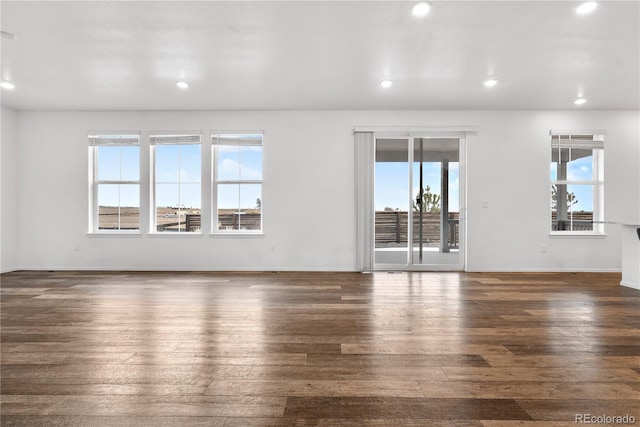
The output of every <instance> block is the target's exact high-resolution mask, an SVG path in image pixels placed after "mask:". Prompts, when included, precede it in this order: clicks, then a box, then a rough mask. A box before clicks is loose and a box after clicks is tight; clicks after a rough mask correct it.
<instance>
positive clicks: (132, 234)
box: [86, 231, 142, 237]
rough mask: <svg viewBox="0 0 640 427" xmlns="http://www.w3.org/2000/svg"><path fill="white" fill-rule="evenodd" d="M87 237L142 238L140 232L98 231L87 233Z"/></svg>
mask: <svg viewBox="0 0 640 427" xmlns="http://www.w3.org/2000/svg"><path fill="white" fill-rule="evenodd" d="M86 235H87V237H140V236H142V234H140V232H139V231H96V232H89V233H86Z"/></svg>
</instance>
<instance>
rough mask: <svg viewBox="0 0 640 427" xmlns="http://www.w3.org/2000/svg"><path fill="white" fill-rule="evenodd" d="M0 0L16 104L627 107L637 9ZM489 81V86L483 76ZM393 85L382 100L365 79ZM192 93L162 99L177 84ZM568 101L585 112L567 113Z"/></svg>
mask: <svg viewBox="0 0 640 427" xmlns="http://www.w3.org/2000/svg"><path fill="white" fill-rule="evenodd" d="M578 4H579V2H571V1H549V2H546V1H533V2H517V1H506V2H498V1H486V2H480V1H475V2H460V1H435V2H434V3H433V7H432V10H431V12H430V13H429V15H427V16H426V17H425V18H423V19H418V18H415V17H413V16H412V15H411V7H412V6H413V3H412V2H398V1H388V2H385V1H371V2H368V1H364V2H362V1H361V2H346V1H340V2H326V1H320V2H308V1H298V2H207V1H201V2H119V1H108V2H88V1H87V2H58V1H46V2H18V1H15V2H12V1H4V0H3V1H2V3H1V6H0V7H1V13H2V17H1V20H2V30H4V31H9V32H11V33H14V34H15V35H17V36H18V40H16V41H13V40H8V39H6V38H2V51H1V55H2V77H3V79H8V80H11V81H13V82H14V83H15V85H16V89H15V90H13V91H8V90H4V89H3V90H2V103H3V104H4V105H8V106H10V107H14V108H17V109H66V110H69V109H71V110H131V109H150V110H187V109H207V110H209V109H229V110H249V109H260V110H277V109H558V108H560V109H565V108H570V109H577V108H580V109H585V108H598V109H600V108H602V109H614V108H615V109H618V108H621V109H638V108H640V101H639V98H640V77H639V76H640V65H639V62H640V60H639V57H640V31H639V28H640V3H638V2H637V1H631V2H600V3H599V7H598V8H597V10H596V11H595V12H594V13H593V14H591V15H588V16H578V15H576V13H575V10H574V9H575V7H576V6H577V5H578ZM489 76H496V77H497V78H498V79H499V81H500V83H499V84H498V86H496V87H495V88H493V89H487V88H485V87H484V86H483V85H482V81H483V80H485V79H487V78H488V77H489ZM383 78H390V79H392V80H393V81H394V85H393V87H392V88H390V89H386V90H385V89H382V88H381V87H380V86H379V84H378V82H379V81H380V80H381V79H383ZM182 79H184V80H186V81H188V82H190V83H191V87H190V88H189V89H188V90H180V89H178V88H176V86H175V81H176V80H182ZM578 95H584V97H585V98H587V100H588V102H587V104H585V105H583V106H581V107H576V106H574V104H573V101H574V100H575V99H576V97H577V96H578Z"/></svg>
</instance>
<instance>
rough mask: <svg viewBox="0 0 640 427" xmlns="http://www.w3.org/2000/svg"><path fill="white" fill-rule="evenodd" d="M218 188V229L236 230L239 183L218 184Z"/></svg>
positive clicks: (238, 209) (238, 207)
mask: <svg viewBox="0 0 640 427" xmlns="http://www.w3.org/2000/svg"><path fill="white" fill-rule="evenodd" d="M217 190H218V195H217V199H218V225H217V229H218V230H238V229H239V224H238V217H239V215H238V212H239V211H240V185H239V184H219V185H218V186H217Z"/></svg>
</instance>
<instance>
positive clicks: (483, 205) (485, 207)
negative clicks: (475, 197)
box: [480, 200, 489, 209]
mask: <svg viewBox="0 0 640 427" xmlns="http://www.w3.org/2000/svg"><path fill="white" fill-rule="evenodd" d="M480 207H481V208H483V209H487V208H488V207H489V202H487V201H486V200H483V201H481V202H480Z"/></svg>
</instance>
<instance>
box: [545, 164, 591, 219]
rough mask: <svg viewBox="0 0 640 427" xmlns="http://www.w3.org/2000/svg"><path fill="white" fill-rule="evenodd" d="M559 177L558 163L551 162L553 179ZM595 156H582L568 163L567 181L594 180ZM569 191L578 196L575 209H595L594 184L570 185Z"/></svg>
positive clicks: (573, 207) (573, 208) (588, 210)
mask: <svg viewBox="0 0 640 427" xmlns="http://www.w3.org/2000/svg"><path fill="white" fill-rule="evenodd" d="M557 177H558V164H557V163H555V162H551V181H555V180H556V179H557ZM593 179H594V178H593V156H587V157H582V158H579V159H577V160H573V161H571V162H568V163H567V181H592V180H593ZM567 191H568V192H569V193H573V194H575V196H576V199H577V201H578V203H576V204H575V205H573V206H572V207H571V210H573V211H587V212H592V211H593V185H584V184H583V185H568V186H567Z"/></svg>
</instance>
